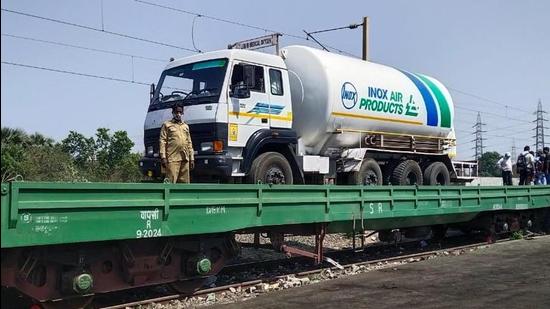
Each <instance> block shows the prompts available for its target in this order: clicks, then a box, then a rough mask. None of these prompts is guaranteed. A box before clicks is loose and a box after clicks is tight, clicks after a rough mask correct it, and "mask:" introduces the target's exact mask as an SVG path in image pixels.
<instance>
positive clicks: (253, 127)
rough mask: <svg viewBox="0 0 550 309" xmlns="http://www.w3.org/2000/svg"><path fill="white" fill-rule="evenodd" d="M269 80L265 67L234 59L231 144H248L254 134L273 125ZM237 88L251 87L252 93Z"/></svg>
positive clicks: (230, 111) (231, 98) (231, 97)
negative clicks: (246, 95) (268, 87)
mask: <svg viewBox="0 0 550 309" xmlns="http://www.w3.org/2000/svg"><path fill="white" fill-rule="evenodd" d="M265 81H266V79H265V67H263V66H260V65H255V64H249V63H244V62H234V64H233V68H232V73H231V84H230V95H229V96H230V103H229V126H230V128H229V130H230V134H229V135H230V136H229V137H230V138H229V143H230V145H231V146H241V147H244V146H245V145H246V142H247V140H248V138H249V137H250V135H252V134H253V133H254V132H256V131H257V130H258V129H260V128H262V127H266V128H269V98H268V95H267V93H266V87H265ZM237 88H238V89H241V90H242V89H243V88H246V89H248V91H250V96H249V97H243V96H241V95H236V93H237V92H238V90H237ZM241 93H242V91H241Z"/></svg>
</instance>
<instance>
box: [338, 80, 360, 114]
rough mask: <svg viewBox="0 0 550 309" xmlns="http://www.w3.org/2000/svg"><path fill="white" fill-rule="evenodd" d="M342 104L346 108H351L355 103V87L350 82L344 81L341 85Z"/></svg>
mask: <svg viewBox="0 0 550 309" xmlns="http://www.w3.org/2000/svg"><path fill="white" fill-rule="evenodd" d="M341 95H342V105H344V107H345V108H346V109H352V108H353V107H354V106H355V104H357V89H355V86H353V84H352V83H350V82H345V83H344V84H343V85H342V93H341Z"/></svg>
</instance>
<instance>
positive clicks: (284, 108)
mask: <svg viewBox="0 0 550 309" xmlns="http://www.w3.org/2000/svg"><path fill="white" fill-rule="evenodd" d="M267 71H268V76H269V83H268V89H267V90H268V91H267V92H268V94H269V104H270V105H269V125H270V126H271V127H272V128H287V129H288V128H291V127H292V105H291V100H290V91H288V89H289V83H288V73H287V71H286V70H282V69H279V68H268V69H267Z"/></svg>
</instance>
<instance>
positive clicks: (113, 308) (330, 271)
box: [95, 236, 510, 309]
mask: <svg viewBox="0 0 550 309" xmlns="http://www.w3.org/2000/svg"><path fill="white" fill-rule="evenodd" d="M506 241H510V239H503V240H499V241H498V243H501V242H506ZM418 244H419V241H418V240H416V241H410V242H404V243H398V244H397V246H396V245H395V244H390V245H388V244H383V245H382V244H374V245H371V246H369V247H366V248H365V250H363V251H359V252H357V251H355V252H354V251H353V250H338V251H333V252H327V254H326V255H327V256H329V257H330V258H333V259H337V260H338V261H339V262H340V263H339V265H338V266H324V267H315V266H313V265H311V263H309V265H307V262H308V260H306V259H304V258H290V259H284V260H281V259H275V260H270V261H261V262H252V263H240V264H233V265H229V266H227V267H226V268H224V270H223V271H222V272H221V273H220V274H219V275H218V281H217V283H218V284H221V285H219V286H216V287H211V288H203V289H200V290H198V291H196V292H195V293H194V294H193V295H184V294H180V293H173V294H169V295H161V296H158V295H155V296H153V297H148V298H146V299H140V300H132V301H126V302H123V303H118V304H112V303H111V304H104V305H100V306H98V307H95V308H103V309H121V308H136V307H140V308H142V307H144V306H145V308H147V307H146V306H147V305H151V304H156V306H158V305H161V306H162V305H168V304H170V303H171V302H172V303H173V302H180V303H181V305H182V307H186V305H185V303H187V306H192V305H198V304H199V303H200V302H201V300H202V303H204V302H205V301H208V300H209V299H219V298H220V296H222V294H223V295H228V294H231V295H234V296H236V298H237V299H244V298H247V296H248V295H247V294H259V293H265V292H268V291H270V290H276V289H284V288H288V287H292V286H300V285H303V284H309V283H311V282H312V281H315V280H317V279H314V280H312V279H311V278H319V280H323V279H332V278H336V277H340V276H343V275H350V274H356V273H359V272H363V271H371V270H376V269H380V268H385V267H393V266H395V265H399V264H404V263H412V262H417V261H421V260H426V259H430V258H434V257H438V256H447V255H460V254H463V253H465V252H466V251H469V250H476V249H478V248H482V247H486V246H489V244H487V242H485V241H482V242H480V241H477V240H472V239H471V238H470V239H469V240H468V238H467V237H463V236H458V237H451V238H448V239H446V242H445V244H443V245H441V246H439V245H438V244H432V245H428V246H426V247H424V248H419V247H418ZM414 247H416V252H414V251H415V249H414ZM376 256H378V258H376ZM302 263H304V264H302ZM270 269H272V270H273V269H275V271H270ZM243 272H245V273H248V274H252V276H248V277H247V276H244V277H239V276H238V274H242V273H243ZM262 274H263V277H262V276H261V275H262ZM230 278H234V279H233V280H230ZM274 285H275V286H276V288H272V287H273V286H274ZM239 294H240V295H239ZM204 296H207V297H204ZM199 298H200V299H199ZM195 300H197V302H196V303H193V301H195ZM226 302H228V301H226ZM172 306H173V305H172ZM155 308H157V307H155Z"/></svg>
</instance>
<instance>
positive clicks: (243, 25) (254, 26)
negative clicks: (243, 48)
mask: <svg viewBox="0 0 550 309" xmlns="http://www.w3.org/2000/svg"><path fill="white" fill-rule="evenodd" d="M134 1H135V2H138V3H141V4H145V5H150V6H154V7H158V8H162V9H166V10H170V11H174V12H179V13H183V14H187V15H194V16H197V17H204V18H206V19H211V20H215V21H219V22H223V23H228V24H232V25H236V26H241V27H246V28H250V29H255V30H260V31H264V32H271V33H280V34H282V35H285V36H288V37H292V38H295V39H299V40H304V41H308V39H307V37H304V36H301V35H297V34H293V33H288V32H283V31H277V30H274V29H269V28H266V27H260V26H256V25H250V24H245V23H242V22H238V21H233V20H229V19H225V18H219V17H214V16H210V15H205V14H201V13H197V12H192V11H189V10H183V9H179V8H175V7H171V6H166V5H162V4H158V3H152V2H149V1H143V0H134ZM348 27H349V26H348ZM324 45H325V46H326V47H329V48H331V49H333V50H335V51H337V52H339V53H342V54H346V55H348V56H353V57H356V58H359V57H357V56H356V55H354V54H352V53H350V52H347V51H344V50H341V49H338V48H336V47H334V46H329V45H326V44H324Z"/></svg>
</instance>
